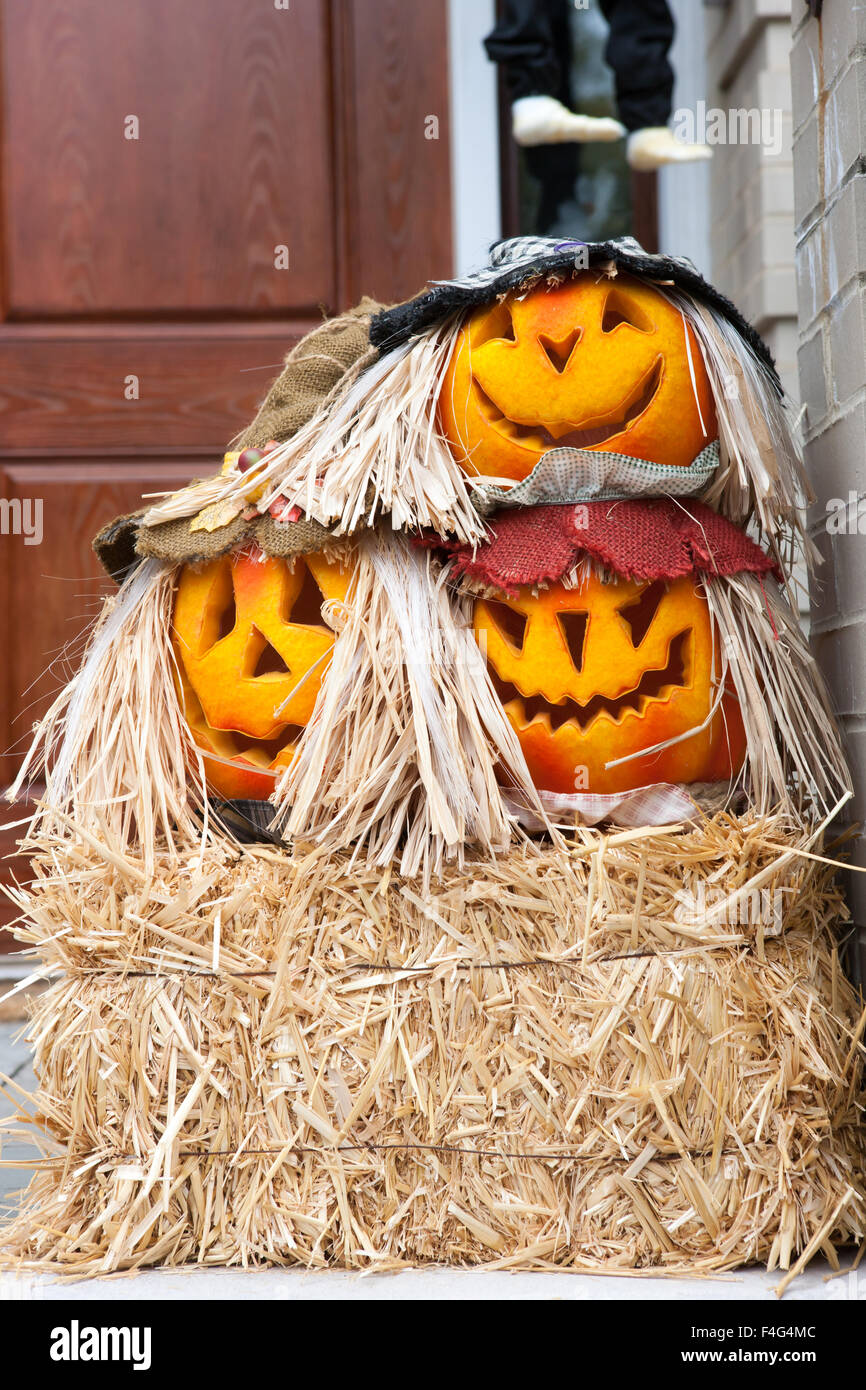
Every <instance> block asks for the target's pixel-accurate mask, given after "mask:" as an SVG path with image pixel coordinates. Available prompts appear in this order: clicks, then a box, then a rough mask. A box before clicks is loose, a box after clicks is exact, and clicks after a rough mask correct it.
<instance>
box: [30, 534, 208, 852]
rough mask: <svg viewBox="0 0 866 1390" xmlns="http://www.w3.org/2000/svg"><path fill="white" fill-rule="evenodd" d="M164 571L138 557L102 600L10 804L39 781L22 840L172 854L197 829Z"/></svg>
mask: <svg viewBox="0 0 866 1390" xmlns="http://www.w3.org/2000/svg"><path fill="white" fill-rule="evenodd" d="M175 579H176V571H175V569H174V568H173V567H172V566H170V565H166V564H162V563H160V562H158V561H156V560H147V561H144V562H143V563H142V564H141V565H139V566H138V568H137V569H136V570H135V571H134V573H133V574H131V575H130V577H129V578H128V579H127V580H126V582H125V583H124V584H123V585H122V586H121V588H120V589H119V590H118V592H117V594H116V595H111V596H109V597H108V598H107V599H106V601H105V605H104V607H103V609H102V613H101V615H100V617H99V619H98V620H97V622H96V624H95V626H94V629H93V632H92V635H91V637H90V640H89V643H88V645H87V649H86V651H85V654H84V658H83V660H82V663H81V667H80V669H79V670H78V672H77V673H76V674H75V675H74V676H73V678H72V680H71V681H70V682H69V683H68V685H66V687H65V688H64V689H63V690H62V691H61V692H60V694H59V695H58V696H57V698H56V700H55V701H54V703H53V704H52V706H51V708H50V709H49V711H48V713H47V714H46V716H45V718H44V719H43V720H42V722H41V724H40V725H39V727H38V729H37V731H36V735H35V737H34V740H33V743H32V744H31V747H30V750H29V752H28V754H27V756H26V758H25V760H24V762H23V764H22V767H21V770H20V772H19V773H18V777H17V779H16V781H15V783H14V785H13V786H12V788H11V789H10V792H9V793H8V795H9V799H10V800H12V799H14V797H15V796H16V794H17V793H18V792H19V791H20V789H21V787H22V786H23V785H25V784H26V783H27V782H29V781H31V780H33V779H34V778H36V777H37V776H38V775H39V774H40V773H41V774H42V775H43V776H44V778H45V783H46V789H45V794H44V797H43V799H42V806H41V808H40V809H39V810H38V811H37V813H36V816H35V817H34V821H33V825H32V827H31V830H30V834H29V836H28V841H27V843H28V844H29V843H31V842H35V840H37V839H38V838H39V836H40V835H43V834H46V833H47V834H51V833H61V834H62V833H66V827H71V826H72V825H73V823H74V826H75V833H76V834H78V835H85V836H88V835H89V836H92V835H95V836H97V837H99V838H104V839H105V841H106V843H107V844H109V845H110V846H111V847H112V849H113V850H114V851H115V852H119V853H123V852H124V851H125V850H126V849H127V848H128V847H130V846H131V845H133V844H139V845H141V846H143V852H144V855H145V861H146V863H147V867H148V872H149V871H150V867H151V858H152V855H153V852H154V851H153V846H154V845H155V844H156V843H157V842H158V841H160V840H161V839H162V840H164V841H165V842H166V843H167V844H168V845H169V846H170V847H172V849H173V851H174V853H175V854H177V855H178V856H179V857H182V856H183V855H184V854H186V853H188V852H189V850H190V849H191V848H193V847H194V846H195V845H197V844H198V843H200V842H201V840H202V838H203V836H206V835H207V833H208V828H207V809H206V808H207V797H206V794H205V788H204V768H203V764H202V761H201V757H200V755H199V753H198V750H197V749H196V747H195V744H194V743H193V740H192V737H191V735H190V732H189V729H188V727H187V725H186V722H185V721H184V718H183V714H182V711H181V709H180V705H179V702H178V695H177V684H176V680H175V658H174V655H173V652H172V648H171V641H170V631H171V614H172V607H173V604H174V590H175Z"/></svg>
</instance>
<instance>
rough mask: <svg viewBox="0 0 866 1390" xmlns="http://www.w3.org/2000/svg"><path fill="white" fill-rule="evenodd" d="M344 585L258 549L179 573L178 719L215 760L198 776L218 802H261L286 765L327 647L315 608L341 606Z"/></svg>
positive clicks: (322, 564)
mask: <svg viewBox="0 0 866 1390" xmlns="http://www.w3.org/2000/svg"><path fill="white" fill-rule="evenodd" d="M350 577H351V574H350V571H349V570H341V569H340V566H339V565H338V564H336V563H333V562H329V561H327V560H324V559H323V558H322V557H321V556H320V555H305V556H304V557H303V558H301V557H300V556H299V557H298V558H296V559H295V561H294V567H293V568H291V567H290V566H289V564H288V563H287V562H286V561H285V560H280V559H275V558H267V557H266V556H265V555H264V554H263V553H262V551H260V550H258V549H257V548H253V549H247V550H243V551H240V552H236V553H235V554H232V555H225V556H223V557H222V558H221V559H218V560H213V561H211V562H210V564H207V565H204V566H203V567H202V568H199V569H196V568H194V567H193V566H191V565H187V566H186V567H185V569H184V570H183V573H182V574H181V577H180V581H179V583H178V588H177V597H176V599H175V606H174V622H173V641H174V649H175V652H176V654H177V658H178V666H179V674H180V685H181V693H182V698H183V706H184V714H185V716H186V720H187V723H188V724H189V727H190V729H191V731H192V734H193V737H194V738H195V741H196V743H197V744H198V746H199V748H200V749H201V750H202V752H203V753H204V754H205V755H207V754H209V753H213V754H216V757H207V756H205V768H206V771H207V778H208V783H209V785H210V786H211V787H213V789H214V790H215V791H217V792H218V793H220V794H221V795H222V796H225V797H230V798H231V797H246V798H250V799H253V800H264V799H266V798H267V797H268V796H270V794H271V793H272V791H273V789H274V783H275V774H276V775H279V773H280V772H281V771H282V770H283V768H285V767H286V766H287V765H288V764H289V762H291V759H292V755H293V753H294V748H295V742H296V740H297V738H298V737H299V735H300V732H301V729H302V728H303V726H304V725H305V724H306V723H307V721H308V720H309V718H310V716H311V715H312V713H313V707H314V705H315V703H316V696H317V695H318V693H319V687H320V685H321V682H322V676H323V675H324V672H325V671H326V669H327V666H328V664H329V661H330V652H331V648H332V647H333V644H334V634H333V631H332V629H331V628H330V627H328V626H327V624H326V622H325V621H324V619H323V616H322V605H323V604H324V603H325V602H326V601H328V600H337V599H339V600H342V599H344V598H345V596H346V591H347V588H348V585H349V580H350ZM218 759H225V760H234V761H235V763H236V765H235V766H232V765H231V763H230V762H228V761H218Z"/></svg>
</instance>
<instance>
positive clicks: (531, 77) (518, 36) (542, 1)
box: [484, 0, 562, 101]
mask: <svg viewBox="0 0 866 1390" xmlns="http://www.w3.org/2000/svg"><path fill="white" fill-rule="evenodd" d="M554 17H555V12H554V5H553V4H551V0H505V3H504V4H503V6H502V12H501V15H500V18H499V21H498V23H497V25H496V27H495V29H493V30H492V31H491V33H489V34H488V35H487V38H486V39H485V40H484V47H485V48H486V49H487V56H488V58H489V59H490V60H491V62H493V63H501V64H502V66H503V68H504V69H505V81H506V85H507V89H508V95H509V97H510V98H511V100H512V101H519V100H520V98H521V97H532V96H549V97H552V96H557V95H558V93H559V89H560V85H561V82H562V64H561V61H560V55H559V53H558V52H557V48H556V42H555V39H554Z"/></svg>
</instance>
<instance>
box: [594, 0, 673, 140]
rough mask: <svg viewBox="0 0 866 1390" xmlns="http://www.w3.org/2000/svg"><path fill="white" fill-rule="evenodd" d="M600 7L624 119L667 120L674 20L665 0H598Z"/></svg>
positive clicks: (631, 124) (636, 125)
mask: <svg viewBox="0 0 866 1390" xmlns="http://www.w3.org/2000/svg"><path fill="white" fill-rule="evenodd" d="M601 11H602V14H603V15H604V17H605V19H606V20H607V22H608V24H609V26H610V36H609V38H608V41H607V49H606V50H605V57H606V59H607V61H608V63H609V64H610V66H611V67H612V68H613V73H614V77H615V79H616V98H617V104H618V106H619V114H620V119H621V120H622V123H623V125H624V126H625V127H626V129H627V130H640V129H641V128H642V127H643V126H661V125H666V124H667V122H668V119H669V118H670V114H671V100H672V97H673V90H674V72H673V68H672V67H671V65H670V63H669V61H668V53H669V51H670V46H671V44H672V43H673V39H674V21H673V16H672V14H671V12H670V10H669V9H668V6H667V3H666V0H601Z"/></svg>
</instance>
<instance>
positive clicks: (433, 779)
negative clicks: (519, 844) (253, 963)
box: [276, 534, 543, 882]
mask: <svg viewBox="0 0 866 1390" xmlns="http://www.w3.org/2000/svg"><path fill="white" fill-rule="evenodd" d="M469 603H470V600H469V599H468V598H466V597H464V598H463V599H462V600H461V599H459V598H456V597H455V596H453V595H452V594H451V592H450V590H449V587H448V583H447V575H446V573H445V572H444V571H443V570H441V569H439V568H438V567H437V566H436V563H435V561H434V560H433V558H432V557H431V555H430V553H429V551H425V550H419V549H417V548H416V547H414V546H412V545H411V544H410V543H409V542H408V541H407V540H406V539H405V538H404V537H402V536H391V537H382V536H379V535H375V534H372V535H368V536H365V537H364V539H363V540H362V541H361V542H360V544H359V545H358V548H357V559H356V565H355V571H354V578H353V580H352V584H351V587H350V590H349V592H348V594H347V597H346V601H345V603H344V604H343V605H341V608H342V617H341V618H340V617H335V618H334V619H333V620H334V621H335V622H337V623H340V622H341V621H342V630H341V631H340V632H339V634H338V637H337V640H336V642H335V644H334V651H333V656H332V660H331V665H330V667H329V670H328V674H327V677H326V679H325V681H324V682H323V688H322V692H321V696H320V699H319V703H318V704H317V706H316V710H315V713H314V716H313V718H312V720H311V721H310V723H309V724H308V726H307V728H306V730H305V732H304V734H303V736H302V738H301V740H300V741H299V745H298V750H297V753H296V755H295V757H294V759H293V760H292V763H291V764H290V766H289V768H288V769H287V771H286V774H285V776H284V778H283V779H282V781H281V783H280V784H279V786H278V788H277V795H276V804H277V807H278V810H279V812H280V816H279V820H280V823H281V824H283V826H284V829H285V832H286V834H287V835H288V836H289V837H290V838H293V839H300V840H303V841H308V840H309V841H313V842H315V843H316V844H317V845H319V846H321V847H322V848H324V849H326V850H328V851H333V850H336V849H340V848H346V847H349V846H351V845H355V853H361V852H362V850H363V851H364V852H366V854H367V856H368V859H369V862H370V863H372V864H379V865H386V864H390V863H391V862H392V861H394V860H397V861H399V864H400V870H401V872H402V873H405V874H406V875H407V876H409V877H411V876H414V875H416V874H421V876H422V878H423V879H424V881H425V882H427V881H429V878H430V874H431V873H432V872H434V871H436V872H438V871H439V870H440V869H441V865H442V862H443V857H444V858H451V857H454V856H455V855H456V856H457V857H458V858H460V857H462V855H463V850H464V845H465V844H466V843H467V842H470V843H474V844H476V845H478V846H480V847H481V848H482V849H484V850H486V851H487V852H488V853H491V854H492V853H494V852H495V851H496V850H499V849H503V848H504V847H505V846H506V845H507V844H508V842H509V839H510V833H511V821H510V817H509V814H508V812H507V810H506V807H505V804H504V802H503V797H502V792H501V791H500V787H499V785H498V781H499V779H501V778H503V777H504V779H505V780H506V781H507V783H508V784H510V785H513V786H515V787H517V788H519V789H520V790H521V791H522V792H523V794H524V795H525V796H526V797H528V798H529V799H530V802H531V804H532V805H533V806H535V807H536V808H537V809H538V810H539V811H541V808H540V804H539V802H538V798H537V796H536V795H535V793H534V791H533V788H532V783H531V779H530V776H529V771H528V769H527V767H526V763H525V761H524V757H523V753H522V751H521V748H520V744H519V742H518V740H517V736H516V734H515V733H514V730H513V729H512V727H511V725H510V724H509V722H508V719H507V718H506V715H505V712H504V710H503V708H502V705H501V703H500V701H499V699H498V697H497V695H496V692H495V691H494V689H493V686H492V683H491V680H490V676H489V674H488V672H487V668H486V663H485V661H484V657H483V655H482V653H481V651H480V650H479V647H478V645H477V643H476V642H475V639H474V636H473V634H472V625H471V618H470V612H469ZM541 814H542V815H543V812H542V813H541Z"/></svg>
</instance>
